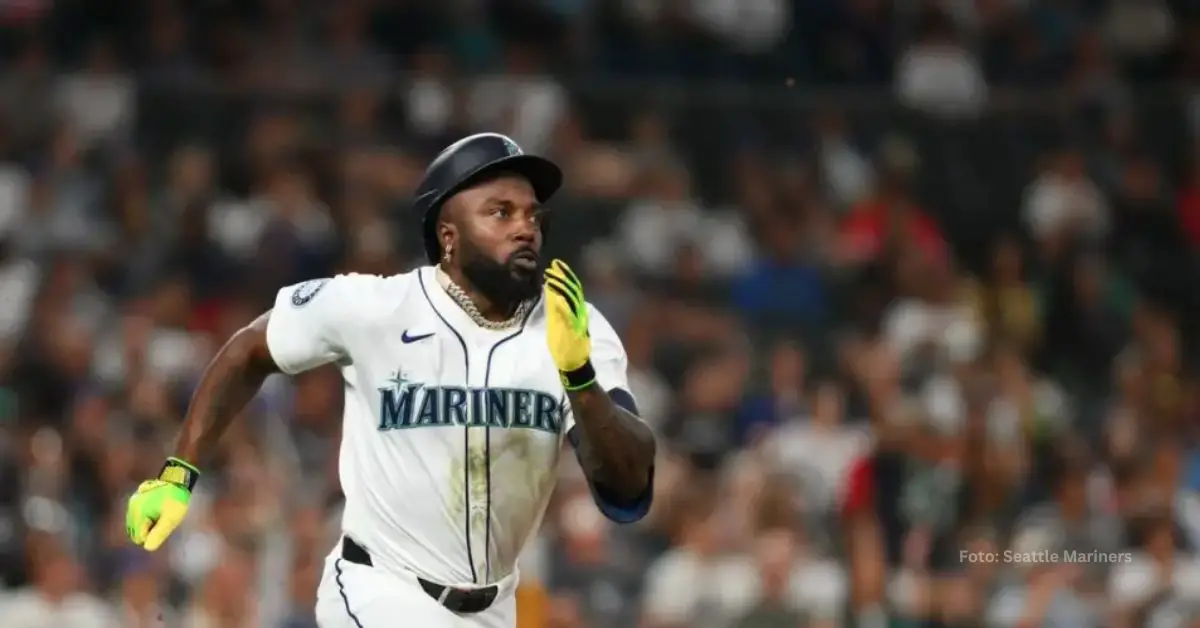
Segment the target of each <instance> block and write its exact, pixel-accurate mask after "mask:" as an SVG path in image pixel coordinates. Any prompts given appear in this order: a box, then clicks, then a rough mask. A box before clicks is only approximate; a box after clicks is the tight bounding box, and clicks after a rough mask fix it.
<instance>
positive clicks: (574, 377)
mask: <svg viewBox="0 0 1200 628" xmlns="http://www.w3.org/2000/svg"><path fill="white" fill-rule="evenodd" d="M559 375H560V376H561V377H562V382H563V388H566V389H567V390H568V391H572V392H573V391H576V390H582V389H584V388H587V387H588V386H591V385H592V384H594V383H595V382H596V369H594V368H592V361H591V360H588V361H587V362H584V363H583V366H581V367H579V368H577V369H575V370H573V371H559Z"/></svg>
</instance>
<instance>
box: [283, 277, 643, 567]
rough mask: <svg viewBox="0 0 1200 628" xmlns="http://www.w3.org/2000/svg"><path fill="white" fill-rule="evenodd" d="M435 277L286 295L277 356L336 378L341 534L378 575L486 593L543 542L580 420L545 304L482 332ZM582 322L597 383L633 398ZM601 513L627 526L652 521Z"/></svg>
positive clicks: (308, 286)
mask: <svg viewBox="0 0 1200 628" xmlns="http://www.w3.org/2000/svg"><path fill="white" fill-rule="evenodd" d="M439 272H440V271H438V270H437V269H436V268H435V267H432V266H427V267H424V268H420V269H417V270H414V271H412V272H409V273H406V274H403V275H395V276H391V277H378V276H373V275H356V274H351V275H339V276H336V277H333V278H331V279H320V280H315V281H308V282H304V283H301V284H298V285H296V286H290V287H286V288H284V289H282V290H280V291H279V294H278V295H277V297H276V300H275V307H274V309H273V311H272V312H271V317H270V322H269V323H268V325H267V345H268V347H269V349H270V352H271V355H272V357H273V358H274V360H275V363H276V364H277V365H278V367H279V368H280V369H281V370H282V371H284V372H285V373H289V374H295V373H299V372H302V371H306V370H310V369H312V368H315V367H318V366H321V365H323V364H328V363H336V364H338V365H339V366H340V368H341V371H342V376H343V378H344V380H345V390H346V394H345V411H344V418H343V421H344V426H343V433H342V444H341V451H340V461H339V470H340V474H341V483H342V489H343V492H344V493H345V496H346V504H345V511H344V514H343V517H342V529H343V532H344V533H345V534H346V535H347V536H349V537H350V538H352V539H354V540H355V541H356V542H357V543H359V544H360V545H362V546H363V547H365V548H366V549H367V551H368V552H369V553H370V555H371V559H372V562H373V564H374V565H375V567H376V568H383V569H394V570H407V571H410V572H413V573H415V574H417V575H418V576H421V577H424V578H427V579H429V580H432V581H434V582H439V583H442V584H448V585H455V584H458V585H470V584H475V585H482V584H489V583H492V582H495V581H497V580H499V579H501V578H504V577H505V576H508V575H510V574H512V573H514V571H515V570H516V562H517V557H518V556H519V555H520V554H521V551H522V549H523V548H524V547H525V543H526V541H527V540H528V539H529V538H530V537H531V536H532V535H533V534H534V533H535V532H536V530H537V527H538V525H539V523H540V522H541V519H542V515H543V513H544V512H545V509H546V504H547V502H548V500H549V498H550V494H551V491H552V490H553V488H554V483H555V479H556V471H557V467H558V462H559V454H560V452H561V451H562V446H563V443H564V437H565V435H566V434H567V432H568V431H569V430H570V429H571V427H572V426H573V425H574V419H573V417H572V413H571V407H570V404H569V403H568V401H567V397H566V394H565V392H564V390H563V388H562V383H561V381H560V380H559V375H558V370H557V368H556V367H555V365H554V362H553V360H552V358H551V356H550V352H549V349H548V348H547V345H546V329H545V310H544V308H543V307H542V306H541V304H540V303H539V304H538V306H537V307H535V308H533V310H532V312H531V313H530V314H529V316H528V318H527V319H526V320H525V321H524V323H523V324H522V325H521V326H520V327H519V328H514V329H507V330H503V331H494V330H488V329H484V328H482V327H480V326H478V325H477V324H475V323H474V322H473V321H472V320H471V318H470V317H469V316H468V315H467V314H466V312H464V311H463V310H462V309H461V308H460V307H459V306H458V304H457V303H456V302H455V301H454V300H453V299H452V298H451V297H450V296H449V294H447V293H446V291H445V289H444V288H443V287H442V285H441V283H439V281H438V273H439ZM588 307H589V322H590V332H591V338H592V363H593V366H594V367H595V369H596V378H597V381H598V383H599V385H600V386H601V387H603V388H604V389H605V390H612V389H614V388H620V389H623V390H628V384H627V382H626V357H625V350H624V347H622V345H621V341H620V339H619V338H618V337H617V334H616V332H615V331H613V328H612V326H611V325H610V324H609V323H608V321H606V320H605V319H604V316H603V315H601V314H600V312H599V311H597V310H596V309H595V308H594V307H592V306H591V305H590V304H589V306H588ZM598 503H599V504H600V505H601V509H602V510H604V511H605V513H606V514H607V515H609V516H610V517H613V518H617V519H621V518H624V519H626V520H633V519H637V518H639V517H640V516H641V515H643V514H645V513H644V510H645V508H644V507H642V506H639V507H638V508H635V509H633V510H632V511H630V510H627V511H624V512H619V510H620V509H614V508H613V507H610V506H607V505H605V504H604V503H603V502H602V501H601V500H599V499H598ZM643 506H648V504H645V505H643Z"/></svg>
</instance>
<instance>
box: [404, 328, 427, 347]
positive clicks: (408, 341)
mask: <svg viewBox="0 0 1200 628" xmlns="http://www.w3.org/2000/svg"><path fill="white" fill-rule="evenodd" d="M432 335H433V334H431V333H430V334H421V335H420V336H410V335H408V330H407V329H406V330H404V333H403V334H400V341H401V342H403V343H404V344H406V345H407V344H412V343H414V342H417V341H418V340H424V339H426V338H428V337H430V336H432Z"/></svg>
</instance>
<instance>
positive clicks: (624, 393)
mask: <svg viewBox="0 0 1200 628" xmlns="http://www.w3.org/2000/svg"><path fill="white" fill-rule="evenodd" d="M545 295H546V317H547V320H546V334H547V342H548V344H549V347H550V353H551V355H552V356H553V357H554V361H555V364H556V366H558V369H559V372H560V375H561V377H562V381H563V388H565V389H566V391H567V398H568V400H569V402H570V406H571V407H570V419H571V420H570V421H568V425H567V437H568V438H569V439H570V441H571V444H572V445H574V446H575V453H576V456H577V457H578V458H579V463H580V466H581V467H582V468H583V471H584V474H585V475H586V476H587V478H588V482H589V483H590V484H591V486H592V491H593V493H594V494H595V497H596V502H597V504H598V505H599V506H600V509H601V510H602V511H603V512H604V514H605V515H606V516H608V517H609V518H610V519H613V520H614V521H618V522H622V523H626V522H631V521H636V520H638V519H641V518H642V517H643V516H645V514H646V512H647V511H648V510H649V508H650V502H651V500H652V498H653V484H654V482H653V479H654V456H655V449H656V447H655V441H654V434H653V432H651V431H650V428H649V427H647V426H646V424H645V423H643V422H642V420H641V419H640V418H639V417H638V416H637V406H636V404H635V403H634V400H633V395H631V394H630V393H629V387H628V384H627V383H626V374H625V369H626V364H627V359H626V356H625V350H624V348H623V347H622V346H621V341H620V340H619V339H618V338H617V335H616V332H614V331H613V329H612V327H611V326H610V325H609V324H608V322H607V321H605V320H604V317H603V316H601V315H600V314H599V312H596V311H594V310H592V309H591V308H590V306H588V304H587V302H586V301H585V300H584V298H583V288H582V286H581V285H580V283H579V279H578V278H577V277H576V276H575V274H574V273H573V272H572V271H571V269H570V268H568V267H567V265H566V264H563V263H562V262H561V261H559V260H555V261H554V262H553V263H552V264H551V266H550V268H549V269H547V271H546V289H545Z"/></svg>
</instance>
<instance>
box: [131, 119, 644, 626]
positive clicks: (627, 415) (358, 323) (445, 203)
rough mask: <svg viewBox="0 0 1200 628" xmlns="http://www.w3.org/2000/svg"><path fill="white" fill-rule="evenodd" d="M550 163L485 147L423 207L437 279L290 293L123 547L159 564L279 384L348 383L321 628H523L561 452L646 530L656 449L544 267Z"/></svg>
mask: <svg viewBox="0 0 1200 628" xmlns="http://www.w3.org/2000/svg"><path fill="white" fill-rule="evenodd" d="M561 182H562V173H561V171H560V170H559V169H558V167H557V166H555V165H554V164H553V163H552V162H550V161H549V160H546V159H543V158H541V157H535V156H533V155H526V154H524V153H523V152H522V150H521V149H520V147H518V146H517V144H516V143H515V142H513V141H512V140H511V139H509V138H507V137H504V136H502V135H496V134H491V133H485V134H480V135H473V136H470V137H467V138H465V139H462V140H459V141H458V142H456V143H454V144H453V145H451V146H450V147H448V148H446V149H445V150H444V151H442V153H441V154H440V155H438V157H437V158H436V159H435V160H434V161H433V163H432V164H431V165H430V166H429V168H428V170H427V171H426V173H425V178H424V180H423V181H422V183H421V185H420V186H419V188H418V190H417V195H416V199H415V203H414V204H415V206H416V209H417V210H418V211H419V212H420V213H421V215H422V217H423V223H422V228H423V236H424V241H425V249H426V252H427V254H428V257H429V261H430V263H431V264H432V265H430V266H425V267H422V268H418V269H416V270H414V271H411V272H408V273H405V274H402V275H396V276H392V277H378V276H368V275H356V274H350V275H338V276H336V277H332V278H328V279H317V280H313V281H306V282H304V283H301V284H299V285H295V286H291V287H287V288H284V289H282V290H280V291H279V293H278V295H277V297H276V299H275V305H274V308H273V309H271V310H270V311H268V312H267V313H265V314H263V315H262V316H261V317H260V318H258V319H257V320H256V321H254V322H253V323H251V324H250V325H249V326H247V327H246V328H245V329H242V330H240V331H238V332H237V333H236V334H234V335H233V337H232V338H230V340H229V342H227V343H226V344H225V346H224V347H223V348H222V349H221V351H220V352H219V353H218V354H217V356H216V357H215V358H214V359H213V361H212V363H211V364H210V365H209V366H208V368H207V370H206V371H205V373H204V376H203V378H202V379H201V381H200V384H199V387H198V389H197V391H196V393H195V396H194V397H193V399H192V403H191V405H190V407H189V408H188V411H187V416H186V418H185V420H184V423H183V427H182V429H181V432H180V435H179V439H178V443H177V444H176V446H175V451H174V454H173V455H172V456H171V457H169V458H167V460H166V463H165V464H164V465H163V468H162V472H161V473H160V474H159V477H158V478H157V479H154V480H149V481H146V482H143V483H142V484H141V485H140V486H139V487H138V489H137V492H136V493H134V495H133V496H132V497H130V499H129V508H128V514H127V517H126V526H127V531H128V533H129V536H130V539H131V540H132V541H133V542H134V543H136V544H137V545H140V546H142V547H144V548H145V549H147V550H149V551H154V550H157V549H158V548H159V547H161V546H162V545H163V543H164V542H165V541H166V539H167V537H168V536H169V535H170V534H171V532H172V531H173V530H174V529H175V528H176V527H177V526H178V525H179V524H180V522H181V520H182V519H183V517H184V515H185V513H186V512H187V508H188V500H189V498H190V497H191V493H192V490H193V489H194V487H195V485H196V483H197V481H198V480H199V479H200V476H201V469H202V468H203V465H204V464H205V462H206V461H208V460H209V459H210V458H211V456H212V455H213V453H214V452H215V451H216V449H217V443H218V442H219V440H220V438H221V434H222V433H223V432H224V431H225V428H226V426H228V425H229V422H230V421H231V420H232V419H233V417H234V416H236V415H237V414H238V413H239V411H240V410H241V409H242V408H243V407H244V406H245V404H246V403H247V402H248V401H249V400H250V399H251V398H252V397H253V396H254V395H255V394H256V392H257V391H258V389H259V387H260V385H261V384H262V382H263V380H264V379H265V378H266V377H267V376H268V375H270V374H271V373H275V372H283V373H287V374H296V373H300V372H302V371H307V370H309V369H313V368H316V367H318V366H321V365H324V364H330V363H333V364H336V365H337V366H338V367H339V368H340V369H341V372H342V376H343V378H344V380H345V393H346V394H345V412H344V419H343V421H344V426H343V435H342V444H341V452H340V461H339V471H340V477H341V484H342V489H343V492H344V493H345V496H346V503H345V511H344V514H343V516H342V537H341V539H340V540H339V541H338V543H337V545H336V546H335V547H334V548H333V550H332V551H331V552H330V554H329V556H328V558H327V559H326V563H325V571H324V575H323V577H322V579H321V584H320V586H319V587H318V591H317V608H316V615H317V621H318V623H319V624H320V625H321V626H322V627H323V628H376V627H382V626H414V627H420V628H444V627H457V626H463V627H468V626H469V627H479V628H511V627H512V626H514V625H515V622H516V603H515V601H514V596H513V594H514V590H515V588H516V586H517V577H518V574H517V568H516V562H517V557H518V556H519V555H520V554H521V551H522V549H523V548H524V546H525V543H526V541H527V540H528V539H529V538H530V537H531V536H532V535H533V534H534V533H535V532H536V531H537V528H538V525H539V523H540V522H541V519H542V515H543V513H544V511H545V508H546V504H547V501H548V500H549V498H550V494H551V491H552V490H553V488H554V483H555V477H556V467H557V465H558V459H559V453H560V452H561V451H562V449H563V448H562V444H563V442H564V439H565V440H566V441H567V442H570V443H571V445H572V446H573V447H574V450H575V453H576V457H577V458H578V460H579V462H580V465H581V466H582V468H583V470H584V473H585V475H586V476H587V478H588V481H589V483H590V485H591V488H592V492H593V494H594V496H595V500H596V503H597V505H598V506H599V508H600V510H601V511H602V512H603V513H604V514H605V515H606V516H607V517H609V518H610V519H612V520H614V521H616V522H619V523H629V522H633V521H637V520H638V519H640V518H641V517H643V516H644V515H645V514H646V512H647V510H648V509H649V507H650V503H651V499H652V495H653V476H654V453H655V442H654V438H653V436H652V434H651V432H650V430H649V429H648V428H647V427H646V425H645V424H644V423H642V422H641V421H640V420H639V419H638V416H637V407H636V405H635V403H634V400H633V397H632V395H631V394H630V393H629V388H628V385H627V382H626V372H625V371H626V357H625V350H624V348H623V347H622V345H621V341H620V340H619V339H618V337H617V334H616V332H614V331H613V328H612V326H611V325H609V323H608V321H606V320H605V319H604V316H603V315H601V314H600V312H599V311H597V310H596V309H595V308H594V307H593V306H592V305H590V304H589V303H587V301H585V300H584V297H583V290H582V286H581V285H580V282H579V279H578V277H576V275H575V273H573V272H572V271H571V269H570V268H568V267H567V265H566V264H564V263H563V262H561V261H559V260H554V261H552V262H550V263H549V264H545V265H544V264H542V260H541V258H540V250H541V246H542V239H543V236H544V233H545V228H546V222H545V217H546V212H545V209H544V208H543V206H542V203H544V202H545V201H546V200H548V199H549V198H550V197H551V196H552V195H553V194H554V193H555V191H557V190H558V188H559V186H560V184H561Z"/></svg>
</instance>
